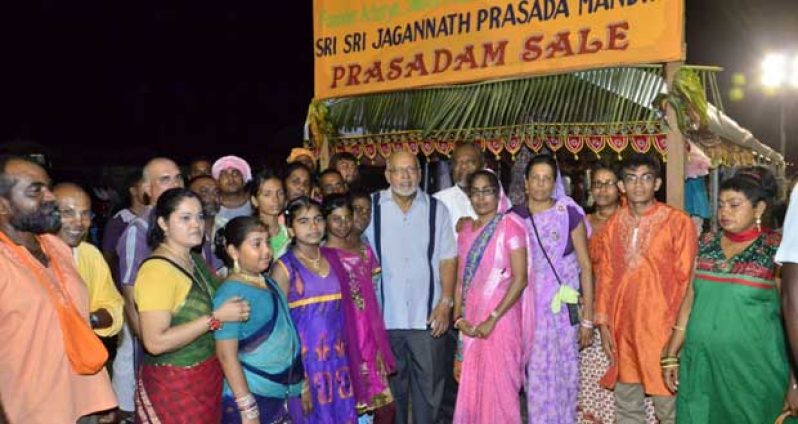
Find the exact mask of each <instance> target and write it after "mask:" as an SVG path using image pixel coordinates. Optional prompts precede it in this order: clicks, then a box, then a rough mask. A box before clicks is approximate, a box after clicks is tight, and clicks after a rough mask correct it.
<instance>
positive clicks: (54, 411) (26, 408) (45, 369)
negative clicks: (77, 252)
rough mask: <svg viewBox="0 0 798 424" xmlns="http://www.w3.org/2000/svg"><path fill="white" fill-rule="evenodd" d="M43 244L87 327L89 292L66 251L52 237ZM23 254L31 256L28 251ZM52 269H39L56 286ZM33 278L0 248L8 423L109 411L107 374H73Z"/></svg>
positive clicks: (64, 422) (57, 422)
mask: <svg viewBox="0 0 798 424" xmlns="http://www.w3.org/2000/svg"><path fill="white" fill-rule="evenodd" d="M42 239H43V243H44V244H45V248H46V249H47V253H48V254H49V255H50V260H51V261H58V264H59V266H60V269H61V270H62V273H63V274H64V277H65V278H66V280H67V281H66V282H65V286H66V287H67V290H68V292H69V295H70V296H71V298H72V301H73V303H74V304H75V305H76V307H77V308H78V311H79V312H80V314H81V315H82V316H83V317H84V318H85V319H86V322H87V323H88V317H89V297H88V291H87V289H86V285H85V284H83V281H81V279H80V277H79V276H78V273H77V270H76V269H75V265H74V263H73V258H72V253H71V251H70V249H69V247H68V246H67V245H66V244H64V243H63V242H62V241H61V240H59V239H58V238H57V237H55V236H42ZM23 250H24V249H23ZM24 253H25V254H27V255H29V253H28V252H27V250H24ZM30 259H31V261H32V262H34V263H35V264H37V266H38V265H39V262H38V261H37V260H36V259H33V257H31V258H30ZM51 268H52V267H50V268H47V269H45V268H43V269H44V270H45V275H47V276H48V277H49V278H51V279H53V281H55V278H56V277H55V273H54V272H53V271H52V269H51ZM35 278H36V277H35V274H34V273H33V272H31V271H30V270H29V269H27V268H25V267H24V266H23V265H22V264H21V263H19V262H18V261H17V259H16V258H15V257H14V255H13V254H12V253H11V252H10V250H9V248H8V246H7V245H5V244H4V243H0V398H2V402H3V408H5V412H6V415H7V416H8V419H9V420H10V422H11V423H25V424H40V423H41V424H45V423H46V424H74V423H75V421H77V419H78V418H79V417H81V416H83V415H88V414H91V413H93V412H97V411H102V410H106V409H110V408H113V407H114V406H116V398H115V397H114V392H113V390H112V389H111V381H110V380H109V378H108V374H107V373H106V371H105V369H103V370H101V371H100V372H99V373H97V374H95V375H90V376H83V375H77V374H75V373H74V372H73V371H72V368H71V366H70V364H69V359H67V356H66V352H65V351H64V340H63V336H62V333H61V327H60V325H59V321H58V316H57V313H56V310H55V308H54V307H53V305H52V303H51V300H50V297H49V296H48V294H47V291H46V290H45V289H44V288H43V287H42V286H41V284H40V283H39V282H38V281H36V279H35Z"/></svg>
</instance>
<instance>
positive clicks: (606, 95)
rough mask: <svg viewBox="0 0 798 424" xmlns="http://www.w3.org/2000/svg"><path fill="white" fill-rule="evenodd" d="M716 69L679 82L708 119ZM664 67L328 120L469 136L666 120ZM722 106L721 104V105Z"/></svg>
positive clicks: (483, 85)
mask: <svg viewBox="0 0 798 424" xmlns="http://www.w3.org/2000/svg"><path fill="white" fill-rule="evenodd" d="M717 71H718V69H717V68H691V67H686V68H685V69H684V70H683V71H682V72H680V74H679V77H678V78H677V80H676V84H675V87H674V88H675V90H674V91H675V92H677V93H679V98H678V99H671V98H673V97H674V96H668V98H669V100H668V101H670V102H671V104H672V105H674V106H677V107H679V108H681V109H683V110H686V108H687V107H688V105H689V106H690V107H691V108H692V109H693V110H695V111H697V112H698V113H699V115H700V116H701V117H702V120H703V121H705V120H706V113H707V91H709V92H710V94H711V97H712V100H713V101H714V102H716V104H718V103H717V102H719V100H720V95H719V91H718V89H717V80H716V78H715V73H716V72H717ZM662 73H663V70H662V67H661V66H658V65H650V66H637V67H624V68H604V69H594V70H588V71H582V72H574V73H569V74H561V75H548V76H541V77H534V78H523V79H508V80H499V81H488V82H480V83H474V84H463V85H454V86H445V87H431V88H422V89H417V90H409V91H399V92H390V93H380V94H372V95H364V96H358V97H350V98H344V99H336V100H331V101H330V102H329V103H328V105H329V110H330V113H329V119H330V122H331V123H332V125H333V126H334V127H335V128H336V129H337V130H338V131H339V132H348V131H358V132H360V131H362V132H365V133H367V134H379V133H388V132H397V131H421V132H422V133H424V134H429V133H432V132H435V133H438V134H440V133H444V134H449V135H454V136H455V137H456V138H458V139H464V138H468V136H469V134H471V132H472V131H473V130H475V129H485V128H503V127H508V126H515V125H524V126H527V127H528V126H531V125H535V124H546V123H561V124H569V123H574V124H576V123H601V124H622V123H624V122H631V121H652V120H658V119H660V117H661V112H660V109H659V106H660V103H659V101H658V98H659V97H660V95H661V94H662V93H664V92H665V81H664V79H663V74H662ZM718 106H719V107H720V104H718Z"/></svg>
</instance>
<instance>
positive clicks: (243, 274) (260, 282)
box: [233, 270, 266, 288]
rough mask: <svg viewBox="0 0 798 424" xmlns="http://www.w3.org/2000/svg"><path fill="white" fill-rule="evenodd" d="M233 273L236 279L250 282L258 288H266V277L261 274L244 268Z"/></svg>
mask: <svg viewBox="0 0 798 424" xmlns="http://www.w3.org/2000/svg"><path fill="white" fill-rule="evenodd" d="M233 275H235V276H236V278H237V279H239V280H241V281H243V282H245V283H250V284H252V285H254V286H256V287H260V288H266V278H265V277H264V276H263V275H260V274H252V273H250V272H247V271H244V270H240V271H238V272H236V273H235V274H233Z"/></svg>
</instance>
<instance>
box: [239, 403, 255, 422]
mask: <svg viewBox="0 0 798 424" xmlns="http://www.w3.org/2000/svg"><path fill="white" fill-rule="evenodd" d="M239 412H241V415H242V416H243V417H244V418H245V419H248V420H257V419H258V418H260V410H259V409H258V405H257V404H255V405H253V406H252V407H250V408H248V409H245V410H243V411H239Z"/></svg>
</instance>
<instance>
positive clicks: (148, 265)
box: [133, 259, 191, 313]
mask: <svg viewBox="0 0 798 424" xmlns="http://www.w3.org/2000/svg"><path fill="white" fill-rule="evenodd" d="M190 290H191V279H190V278H189V277H188V276H187V275H186V274H184V273H183V272H182V271H180V270H179V269H177V268H175V266H174V265H172V264H170V263H169V262H166V261H164V260H161V259H155V260H150V261H147V262H144V264H142V265H141V268H140V269H139V272H138V275H137V276H136V283H135V286H134V289H133V292H134V297H135V299H136V306H138V309H139V312H148V311H170V312H172V313H174V312H177V311H178V310H179V309H180V307H181V306H183V302H185V301H186V297H187V296H188V292H189V291H190Z"/></svg>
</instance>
